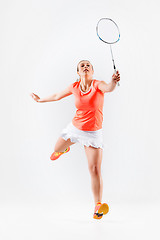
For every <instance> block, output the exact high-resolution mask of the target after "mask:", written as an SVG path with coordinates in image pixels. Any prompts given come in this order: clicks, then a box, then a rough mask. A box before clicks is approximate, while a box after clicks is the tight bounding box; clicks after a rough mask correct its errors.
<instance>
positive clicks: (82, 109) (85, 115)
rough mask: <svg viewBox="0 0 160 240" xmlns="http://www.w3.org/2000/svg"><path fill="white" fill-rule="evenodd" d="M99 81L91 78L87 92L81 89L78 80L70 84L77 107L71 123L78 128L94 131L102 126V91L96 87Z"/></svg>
mask: <svg viewBox="0 0 160 240" xmlns="http://www.w3.org/2000/svg"><path fill="white" fill-rule="evenodd" d="M100 82H101V81H99V80H96V79H93V80H92V83H91V86H90V88H89V90H88V91H87V92H83V91H82V90H81V88H80V81H79V82H74V83H72V84H71V85H70V91H71V92H72V93H73V95H74V97H75V106H76V108H77V110H76V114H75V116H74V118H73V119H72V123H73V125H74V126H75V127H76V128H78V129H80V130H83V131H96V130H99V129H101V128H102V122H103V104H104V93H102V92H101V91H100V90H99V89H98V84H99V83H100Z"/></svg>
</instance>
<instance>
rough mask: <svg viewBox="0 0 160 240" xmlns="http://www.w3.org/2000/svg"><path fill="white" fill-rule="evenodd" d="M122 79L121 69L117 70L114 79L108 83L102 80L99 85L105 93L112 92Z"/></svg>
mask: <svg viewBox="0 0 160 240" xmlns="http://www.w3.org/2000/svg"><path fill="white" fill-rule="evenodd" d="M119 81H120V74H119V71H117V72H116V74H113V75H112V80H111V82H110V83H106V82H104V81H101V82H100V84H99V85H98V88H99V90H101V91H102V92H103V93H105V92H112V91H113V90H114V89H115V87H116V85H117V82H119Z"/></svg>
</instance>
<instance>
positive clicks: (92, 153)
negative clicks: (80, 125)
mask: <svg viewBox="0 0 160 240" xmlns="http://www.w3.org/2000/svg"><path fill="white" fill-rule="evenodd" d="M84 148H85V152H86V156H87V160H88V168H89V172H90V175H91V185H92V191H93V195H94V201H95V205H96V204H97V202H102V193H103V180H102V174H101V163H102V155H103V149H101V148H94V147H91V146H89V147H87V146H84Z"/></svg>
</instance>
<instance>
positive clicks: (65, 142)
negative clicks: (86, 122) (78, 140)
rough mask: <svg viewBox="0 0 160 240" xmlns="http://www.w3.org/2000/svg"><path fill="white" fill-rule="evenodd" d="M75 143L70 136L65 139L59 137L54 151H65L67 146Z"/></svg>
mask: <svg viewBox="0 0 160 240" xmlns="http://www.w3.org/2000/svg"><path fill="white" fill-rule="evenodd" d="M73 144H74V142H71V140H70V138H69V139H67V140H64V139H63V138H62V137H59V138H58V140H57V142H56V144H55V147H54V152H64V151H65V150H66V148H68V147H69V146H71V145H73Z"/></svg>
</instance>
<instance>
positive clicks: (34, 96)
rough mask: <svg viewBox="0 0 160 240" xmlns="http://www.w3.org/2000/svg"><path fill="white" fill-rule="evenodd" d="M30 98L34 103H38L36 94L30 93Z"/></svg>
mask: <svg viewBox="0 0 160 240" xmlns="http://www.w3.org/2000/svg"><path fill="white" fill-rule="evenodd" d="M30 96H31V97H32V98H33V99H34V100H35V101H36V102H39V100H40V97H38V96H37V95H36V94H34V93H31V94H30Z"/></svg>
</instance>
